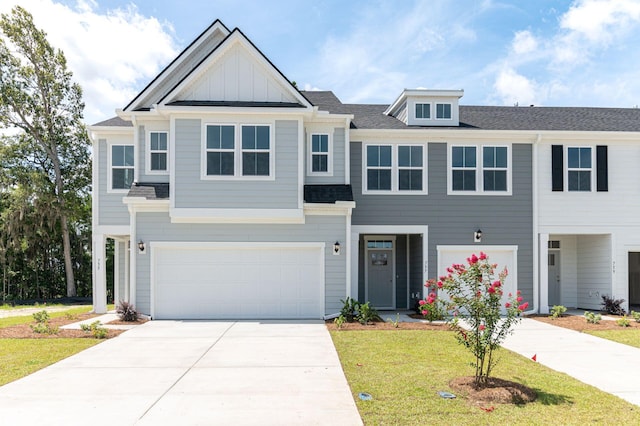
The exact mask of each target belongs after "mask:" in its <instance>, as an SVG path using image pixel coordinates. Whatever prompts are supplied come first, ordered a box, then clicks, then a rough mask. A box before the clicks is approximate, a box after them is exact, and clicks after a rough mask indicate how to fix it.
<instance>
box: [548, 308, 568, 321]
mask: <svg viewBox="0 0 640 426" xmlns="http://www.w3.org/2000/svg"><path fill="white" fill-rule="evenodd" d="M565 312H567V308H565V307H564V306H562V305H555V306H553V307H552V308H551V318H553V319H556V318H560V317H561V316H562V315H564V313H565Z"/></svg>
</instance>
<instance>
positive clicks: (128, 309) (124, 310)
mask: <svg viewBox="0 0 640 426" xmlns="http://www.w3.org/2000/svg"><path fill="white" fill-rule="evenodd" d="M116 314H118V318H120V320H121V321H127V322H134V321H138V318H139V315H138V311H136V308H135V306H133V305H132V304H131V303H129V302H126V301H124V300H121V301H120V302H118V306H116Z"/></svg>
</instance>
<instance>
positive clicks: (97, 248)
mask: <svg viewBox="0 0 640 426" xmlns="http://www.w3.org/2000/svg"><path fill="white" fill-rule="evenodd" d="M105 244H106V238H105V235H104V234H96V233H94V234H93V236H92V245H93V257H92V262H91V263H92V275H93V282H92V294H93V312H94V313H97V314H103V313H106V312H107V260H106V252H107V250H106V246H105Z"/></svg>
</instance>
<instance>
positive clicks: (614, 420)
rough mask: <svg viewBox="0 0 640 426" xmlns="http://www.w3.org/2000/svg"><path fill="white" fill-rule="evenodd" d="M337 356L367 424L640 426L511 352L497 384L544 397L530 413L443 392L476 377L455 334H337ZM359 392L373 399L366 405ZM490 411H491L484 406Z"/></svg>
mask: <svg viewBox="0 0 640 426" xmlns="http://www.w3.org/2000/svg"><path fill="white" fill-rule="evenodd" d="M331 336H332V338H333V341H334V344H335V346H336V349H337V350H338V354H339V356H340V361H341V362H342V366H343V369H344V371H345V374H346V376H347V380H348V382H349V385H350V386H351V391H352V393H353V396H354V399H355V401H356V405H357V406H358V410H359V411H360V415H361V416H362V419H363V421H364V423H365V424H367V425H369V424H371V425H378V424H402V425H405V424H406V425H410V424H437V425H440V424H442V425H475V424H518V425H527V424H532V425H533V424H564V425H568V424H576V425H582V424H640V408H639V407H637V406H635V405H632V404H629V403H627V402H625V401H623V400H622V399H619V398H617V397H615V396H613V395H610V394H607V393H605V392H601V391H599V390H597V389H595V388H593V387H591V386H588V385H585V384H583V383H581V382H579V381H577V380H575V379H573V378H571V377H569V376H567V375H566V374H562V373H558V372H555V371H553V370H551V369H549V368H546V367H544V366H542V365H540V364H537V363H535V362H533V361H531V360H530V359H528V358H524V357H522V356H519V355H517V354H514V353H512V352H510V351H507V350H501V351H499V358H500V363H499V364H498V366H497V367H496V370H495V374H494V376H495V377H500V378H502V379H507V380H512V381H515V382H519V383H522V384H524V385H526V386H529V387H531V388H533V389H535V390H537V392H538V399H537V401H536V402H534V403H531V404H527V405H524V406H516V405H495V409H494V410H493V411H492V412H486V411H484V410H482V409H480V407H479V406H474V405H471V404H470V403H468V402H467V401H465V399H464V395H458V398H457V399H453V400H447V399H442V398H440V396H438V394H437V392H438V391H448V392H451V389H450V388H449V386H448V383H449V381H450V380H451V379H453V378H456V377H460V376H470V375H473V370H472V368H471V367H470V366H469V363H470V362H471V361H472V359H471V355H470V353H468V352H467V351H466V350H465V349H464V348H462V347H460V346H459V345H458V343H457V342H456V340H455V337H454V334H453V333H452V332H448V331H427V330H402V329H399V330H380V331H344V330H342V331H341V330H337V331H332V332H331ZM360 392H366V393H369V394H371V395H372V396H373V400H371V401H361V400H360V398H358V394H359V393H360ZM485 408H489V407H485Z"/></svg>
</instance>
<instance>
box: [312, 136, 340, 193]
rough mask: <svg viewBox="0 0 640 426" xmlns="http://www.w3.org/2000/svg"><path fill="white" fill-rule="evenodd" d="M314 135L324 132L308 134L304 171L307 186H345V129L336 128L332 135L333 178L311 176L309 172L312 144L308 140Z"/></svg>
mask: <svg viewBox="0 0 640 426" xmlns="http://www.w3.org/2000/svg"><path fill="white" fill-rule="evenodd" d="M312 133H323V132H307V142H306V144H305V156H304V161H305V164H304V167H305V168H304V170H305V175H306V176H305V183H307V184H343V183H344V182H345V179H344V173H345V159H344V144H345V131H344V128H343V127H336V128H334V129H333V134H332V140H333V145H332V150H331V151H332V153H331V155H332V156H333V174H332V175H331V176H322V175H313V176H309V175H308V173H307V171H308V170H309V164H308V163H309V159H310V158H311V157H310V154H309V152H308V151H309V150H311V143H310V141H309V140H308V139H309V138H311V134H312Z"/></svg>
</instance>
